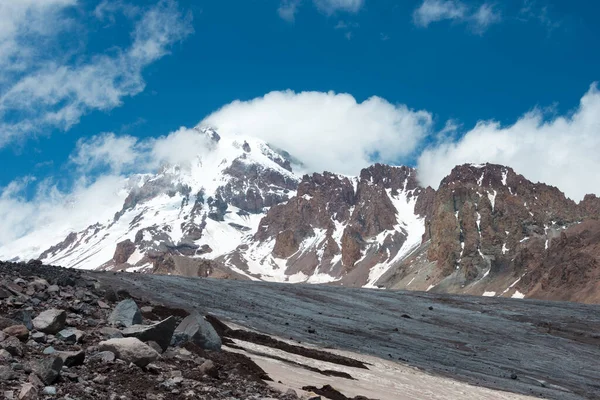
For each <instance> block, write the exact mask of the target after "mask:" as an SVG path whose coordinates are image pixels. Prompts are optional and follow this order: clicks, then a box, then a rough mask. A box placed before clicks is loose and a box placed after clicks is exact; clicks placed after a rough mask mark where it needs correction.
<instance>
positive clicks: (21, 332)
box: [2, 325, 29, 342]
mask: <svg viewBox="0 0 600 400" xmlns="http://www.w3.org/2000/svg"><path fill="white" fill-rule="evenodd" d="M2 332H4V333H5V334H7V335H8V336H14V337H16V338H17V339H19V340H20V341H21V342H26V341H27V339H29V329H27V327H26V326H25V325H13V326H9V327H8V328H4V329H3V330H2Z"/></svg>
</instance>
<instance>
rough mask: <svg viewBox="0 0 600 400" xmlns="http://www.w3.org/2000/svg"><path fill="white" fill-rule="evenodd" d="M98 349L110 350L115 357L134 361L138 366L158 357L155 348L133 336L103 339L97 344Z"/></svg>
mask: <svg viewBox="0 0 600 400" xmlns="http://www.w3.org/2000/svg"><path fill="white" fill-rule="evenodd" d="M98 350H100V351H111V352H113V353H115V355H116V357H117V358H119V359H121V360H124V361H126V362H131V363H134V364H135V365H137V366H138V367H145V366H146V365H148V364H150V363H151V362H152V361H154V360H156V359H157V358H158V357H160V355H159V354H158V353H157V352H156V350H154V349H153V348H151V347H150V346H148V345H147V344H145V343H144V342H142V341H141V340H139V339H137V338H133V337H129V338H122V339H109V340H105V341H103V342H100V343H99V344H98Z"/></svg>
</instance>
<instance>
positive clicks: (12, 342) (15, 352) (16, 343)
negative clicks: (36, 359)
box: [0, 336, 23, 357]
mask: <svg viewBox="0 0 600 400" xmlns="http://www.w3.org/2000/svg"><path fill="white" fill-rule="evenodd" d="M0 348H3V349H4V350H6V351H8V352H9V353H10V355H12V356H14V357H23V345H22V344H21V341H20V340H19V339H17V338H16V337H14V336H9V337H7V338H6V339H4V341H2V342H0Z"/></svg>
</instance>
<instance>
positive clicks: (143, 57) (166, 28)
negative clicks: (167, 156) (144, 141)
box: [0, 0, 193, 147]
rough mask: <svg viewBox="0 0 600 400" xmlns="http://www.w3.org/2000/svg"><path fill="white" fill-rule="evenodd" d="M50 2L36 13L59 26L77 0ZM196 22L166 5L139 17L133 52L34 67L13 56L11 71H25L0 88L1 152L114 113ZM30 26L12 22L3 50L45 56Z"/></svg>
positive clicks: (171, 4) (47, 60) (25, 21)
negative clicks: (92, 115)
mask: <svg viewBox="0 0 600 400" xmlns="http://www.w3.org/2000/svg"><path fill="white" fill-rule="evenodd" d="M51 1H54V2H55V3H56V4H55V7H54V8H53V7H48V8H44V9H36V11H37V12H39V13H40V19H41V20H45V17H46V16H48V15H51V16H53V18H54V20H55V22H54V23H55V24H58V25H60V23H61V22H62V21H63V20H64V19H66V18H67V17H66V16H65V15H64V13H62V12H63V11H64V10H65V9H66V7H69V6H72V5H73V4H74V0H73V1H71V2H68V1H67V0H62V2H59V0H51ZM32 3H33V2H32ZM36 3H37V2H36ZM44 3H45V2H44ZM48 3H50V1H49V2H48ZM0 15H2V13H1V12H0ZM19 15H20V14H19ZM191 22H192V17H191V14H184V13H182V12H181V11H180V10H179V9H178V6H177V3H175V2H174V1H171V0H162V1H160V2H158V3H157V4H155V5H154V6H152V7H150V8H148V9H146V10H144V11H143V12H142V13H140V15H139V17H137V18H136V20H135V26H134V30H133V32H132V34H131V37H132V42H131V45H130V46H129V47H128V48H125V49H120V48H118V49H114V48H113V49H111V50H110V51H107V52H106V53H100V54H93V55H85V54H80V55H78V56H79V57H78V59H80V60H84V61H78V62H68V60H65V59H64V58H60V57H55V58H43V59H42V60H40V61H43V62H34V60H33V59H28V60H22V59H21V60H19V59H17V56H15V55H13V56H12V58H11V59H12V60H13V61H12V62H10V66H9V70H10V69H11V68H12V69H13V70H15V69H17V68H21V69H20V73H19V74H13V75H12V76H11V77H9V78H8V79H6V80H5V82H4V84H3V85H2V86H0V147H2V146H4V145H6V144H7V143H9V142H10V141H13V140H16V139H19V138H24V137H27V136H28V135H32V134H39V133H42V132H43V131H51V130H53V129H62V130H67V129H69V128H70V127H71V126H72V125H74V124H76V123H78V122H79V120H80V118H81V117H82V116H83V115H84V114H86V113H88V112H89V111H91V110H110V109H112V108H114V107H117V106H120V105H121V103H122V100H123V98H124V97H126V96H133V95H136V94H138V93H140V92H141V91H143V90H144V87H145V82H144V78H143V76H142V71H143V70H144V68H145V67H146V66H148V65H149V64H151V63H153V62H154V61H156V60H158V59H160V58H161V57H163V56H165V55H166V54H168V53H169V49H170V47H171V45H172V44H174V43H176V42H178V41H181V40H183V39H184V38H185V37H186V36H188V35H189V34H191V33H192V32H193V28H192V24H191ZM30 23H31V22H30V21H29V20H28V19H26V18H25V17H23V18H22V19H21V20H16V22H13V24H16V26H15V27H13V28H12V29H10V30H9V31H8V33H6V32H5V33H4V34H3V36H0V40H2V38H3V39H4V40H3V41H2V42H1V43H8V47H6V46H0V48H2V49H5V50H4V52H5V53H6V52H8V53H9V56H10V52H12V50H11V46H12V45H13V43H19V42H23V43H24V48H25V53H28V52H30V53H32V54H37V53H41V52H42V49H41V48H38V47H39V45H40V43H36V42H31V41H30V39H29V40H28V39H27V38H26V37H24V34H23V33H22V31H23V29H26V28H24V26H25V25H28V24H30ZM47 23H48V22H46V24H47ZM44 29H45V30H49V29H50V28H49V27H45V28H44ZM5 31H6V29H5ZM44 33H45V32H44ZM45 34H46V35H47V36H51V35H52V34H51V33H50V32H48V33H45ZM25 36H27V35H25ZM41 45H42V46H43V43H41ZM6 48H8V50H6ZM0 59H2V57H0ZM0 69H1V68H0Z"/></svg>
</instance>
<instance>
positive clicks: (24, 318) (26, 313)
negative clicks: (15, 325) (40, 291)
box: [13, 302, 35, 331]
mask: <svg viewBox="0 0 600 400" xmlns="http://www.w3.org/2000/svg"><path fill="white" fill-rule="evenodd" d="M34 303H35V302H34ZM13 318H14V319H15V320H17V321H19V322H20V323H21V324H23V325H25V326H26V327H27V329H28V330H30V331H31V330H33V321H32V311H31V310H21V311H19V312H17V313H16V314H14V316H13Z"/></svg>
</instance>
